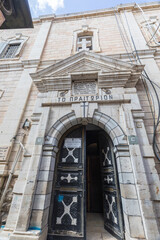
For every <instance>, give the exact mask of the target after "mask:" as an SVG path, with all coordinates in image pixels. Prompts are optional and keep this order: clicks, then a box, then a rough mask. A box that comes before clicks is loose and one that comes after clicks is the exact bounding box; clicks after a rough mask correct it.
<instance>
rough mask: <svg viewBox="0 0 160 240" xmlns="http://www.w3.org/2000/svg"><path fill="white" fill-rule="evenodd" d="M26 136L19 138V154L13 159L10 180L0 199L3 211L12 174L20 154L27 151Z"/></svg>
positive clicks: (0, 207) (0, 208) (0, 206)
mask: <svg viewBox="0 0 160 240" xmlns="http://www.w3.org/2000/svg"><path fill="white" fill-rule="evenodd" d="M24 136H25V134H23V136H22V140H21V141H19V140H17V142H18V143H19V149H18V152H17V155H16V157H15V159H14V161H13V164H12V168H11V171H10V173H9V177H8V180H7V183H6V186H5V189H4V191H3V194H2V197H1V200H0V212H1V210H2V207H3V203H4V200H5V197H6V194H7V192H8V187H9V185H10V182H11V180H12V176H13V174H14V171H15V167H16V164H17V162H18V160H19V157H20V155H21V152H22V151H25V148H24V145H23V144H22V142H23V139H24Z"/></svg>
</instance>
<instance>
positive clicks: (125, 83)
mask: <svg viewBox="0 0 160 240" xmlns="http://www.w3.org/2000/svg"><path fill="white" fill-rule="evenodd" d="M143 69H144V66H143V65H139V64H131V63H127V62H123V61H121V60H119V59H114V58H111V57H107V56H102V55H99V54H96V53H91V52H88V51H81V52H79V53H77V54H75V55H73V56H71V57H69V58H67V59H65V60H62V61H60V62H58V63H56V64H54V65H51V66H50V67H47V68H45V69H43V70H40V71H38V72H37V73H32V74H30V75H31V77H32V79H33V82H34V83H35V85H36V86H37V88H38V90H39V91H40V92H49V91H56V90H58V91H66V90H71V84H72V80H73V79H76V80H77V79H82V78H83V79H84V80H87V79H91V77H97V80H98V85H99V87H100V88H106V89H109V88H113V87H114V88H117V87H127V88H128V87H135V85H136V83H137V81H138V79H139V77H140V75H141V72H142V71H143ZM117 80H118V81H117Z"/></svg>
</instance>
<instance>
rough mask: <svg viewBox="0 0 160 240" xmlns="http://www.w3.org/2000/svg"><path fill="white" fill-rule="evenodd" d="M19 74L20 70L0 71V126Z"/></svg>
mask: <svg viewBox="0 0 160 240" xmlns="http://www.w3.org/2000/svg"><path fill="white" fill-rule="evenodd" d="M21 74H22V71H21V70H20V71H7V69H6V68H5V69H1V70H0V90H1V91H3V94H2V96H1V97H0V124H1V123H2V121H3V118H4V115H5V113H6V111H7V109H8V106H9V104H10V101H11V100H12V97H13V94H14V91H15V88H16V86H17V83H18V81H19V78H20V76H21Z"/></svg>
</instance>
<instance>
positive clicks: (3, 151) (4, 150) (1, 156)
mask: <svg viewBox="0 0 160 240" xmlns="http://www.w3.org/2000/svg"><path fill="white" fill-rule="evenodd" d="M9 150H10V147H7V146H6V147H0V162H4V161H6V160H7V156H8V153H9Z"/></svg>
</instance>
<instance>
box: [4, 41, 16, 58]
mask: <svg viewBox="0 0 160 240" xmlns="http://www.w3.org/2000/svg"><path fill="white" fill-rule="evenodd" d="M19 46H20V43H15V44H9V45H8V46H7V48H6V49H5V50H4V52H3V53H2V55H1V58H13V57H14V56H15V54H16V52H17V50H18V48H19Z"/></svg>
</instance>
